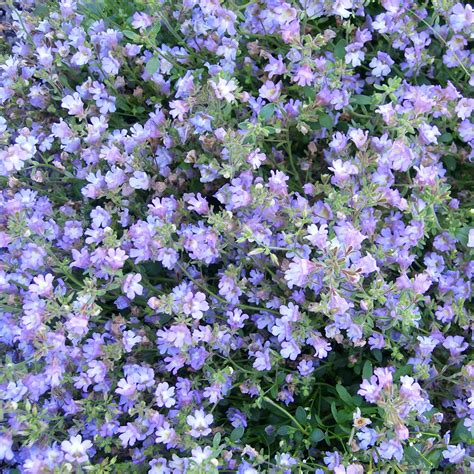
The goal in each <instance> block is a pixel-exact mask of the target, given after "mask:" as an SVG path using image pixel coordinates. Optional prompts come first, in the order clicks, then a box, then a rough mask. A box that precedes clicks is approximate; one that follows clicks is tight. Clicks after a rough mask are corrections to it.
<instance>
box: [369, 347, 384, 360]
mask: <svg viewBox="0 0 474 474" xmlns="http://www.w3.org/2000/svg"><path fill="white" fill-rule="evenodd" d="M372 354H374V357H375V358H376V359H377V362H382V359H383V355H382V351H381V350H380V349H374V350H373V351H372Z"/></svg>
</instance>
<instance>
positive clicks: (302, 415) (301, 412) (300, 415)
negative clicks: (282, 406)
mask: <svg viewBox="0 0 474 474" xmlns="http://www.w3.org/2000/svg"><path fill="white" fill-rule="evenodd" d="M295 418H296V419H297V420H298V421H299V422H300V423H301V424H302V425H305V424H306V421H307V419H308V418H307V415H306V411H305V409H304V408H303V407H298V408H297V409H296V414H295Z"/></svg>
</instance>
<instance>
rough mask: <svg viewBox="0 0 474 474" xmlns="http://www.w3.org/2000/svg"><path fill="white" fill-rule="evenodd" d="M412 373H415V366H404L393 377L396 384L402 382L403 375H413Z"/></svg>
mask: <svg viewBox="0 0 474 474" xmlns="http://www.w3.org/2000/svg"><path fill="white" fill-rule="evenodd" d="M412 372H413V366H411V365H404V366H402V367H400V368H399V369H398V370H397V371H396V372H395V374H394V376H393V380H395V382H398V381H399V380H400V377H402V376H403V375H408V374H411V373H412Z"/></svg>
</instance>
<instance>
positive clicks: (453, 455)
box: [443, 444, 466, 464]
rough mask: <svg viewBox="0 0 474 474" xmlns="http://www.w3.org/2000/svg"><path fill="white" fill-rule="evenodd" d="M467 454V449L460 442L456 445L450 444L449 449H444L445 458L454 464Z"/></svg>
mask: <svg viewBox="0 0 474 474" xmlns="http://www.w3.org/2000/svg"><path fill="white" fill-rule="evenodd" d="M465 455H466V450H465V449H464V448H463V447H462V445H460V444H458V445H456V446H454V445H451V444H450V445H449V446H448V447H447V449H445V450H444V451H443V457H444V459H447V460H448V461H449V462H450V463H452V464H458V463H460V462H461V461H462V460H463V459H464V456H465Z"/></svg>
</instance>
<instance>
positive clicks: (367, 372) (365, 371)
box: [362, 360, 373, 380]
mask: <svg viewBox="0 0 474 474" xmlns="http://www.w3.org/2000/svg"><path fill="white" fill-rule="evenodd" d="M372 374H373V367H372V362H370V360H366V361H365V363H364V367H363V368H362V378H364V379H367V380H369V379H370V377H372Z"/></svg>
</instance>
